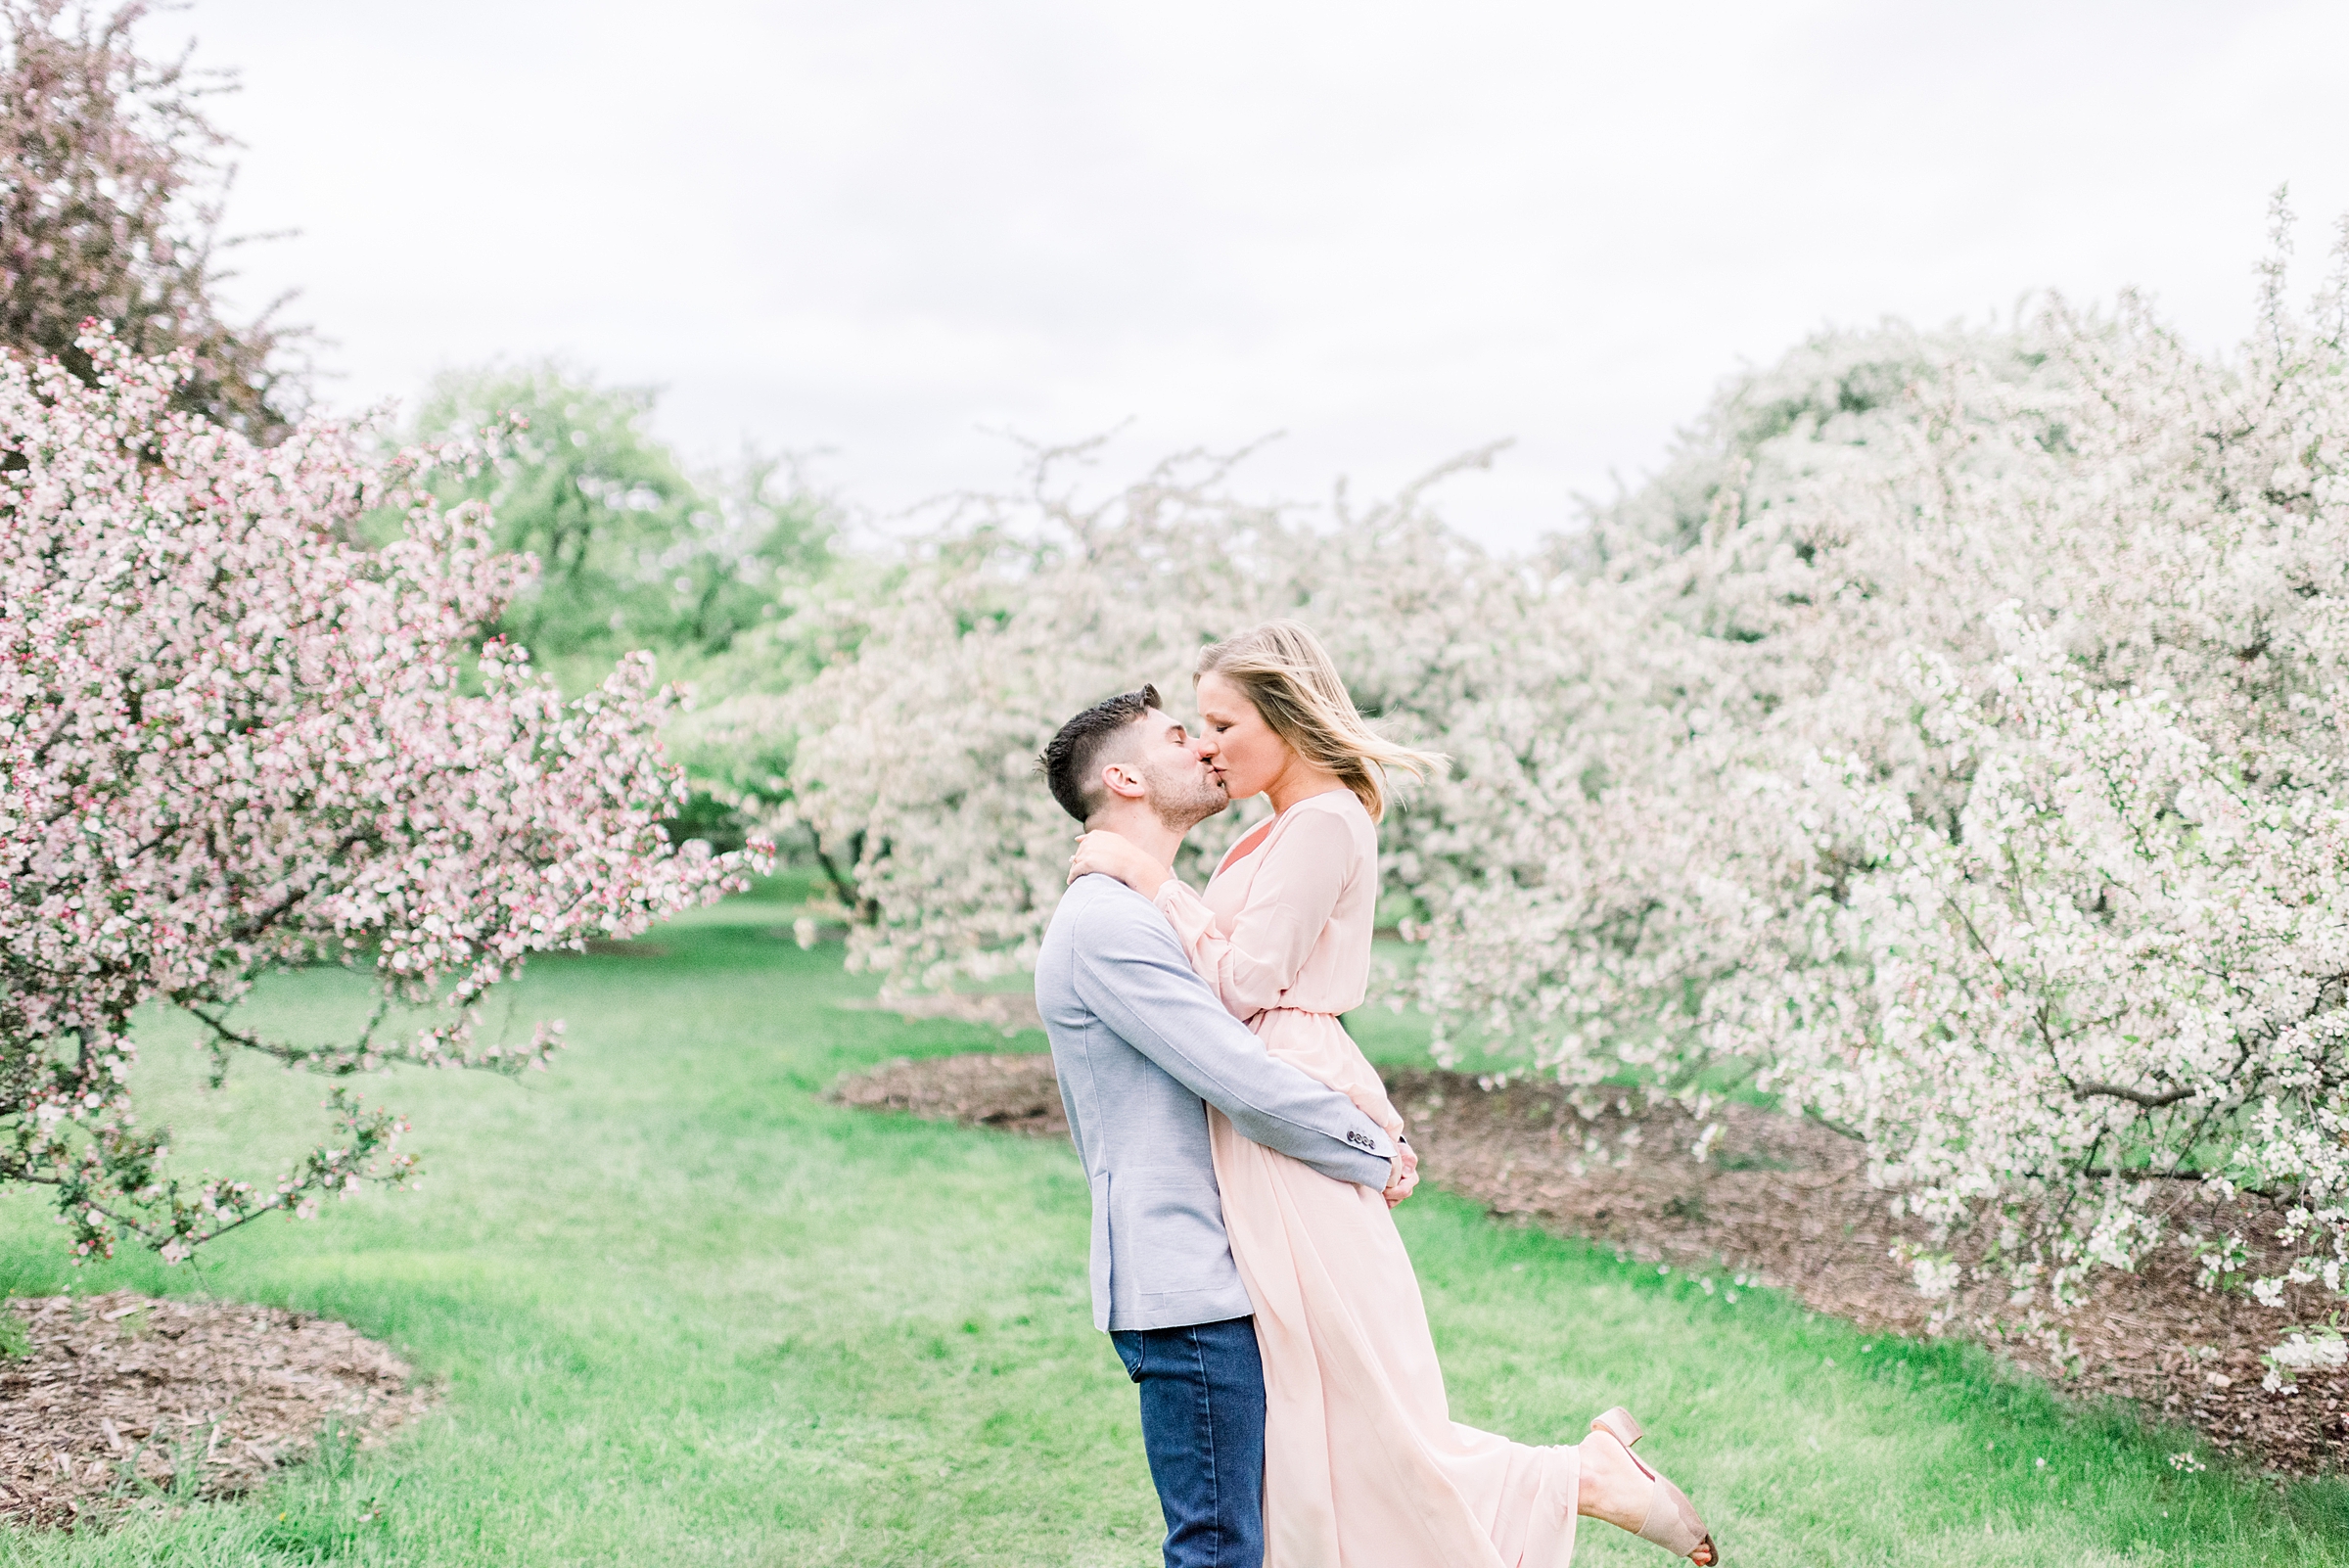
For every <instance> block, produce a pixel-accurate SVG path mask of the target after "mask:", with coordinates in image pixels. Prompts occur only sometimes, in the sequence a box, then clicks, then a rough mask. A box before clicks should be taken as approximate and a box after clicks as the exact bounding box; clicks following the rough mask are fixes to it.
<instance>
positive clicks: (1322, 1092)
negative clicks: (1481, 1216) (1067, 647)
mask: <svg viewBox="0 0 2349 1568" xmlns="http://www.w3.org/2000/svg"><path fill="white" fill-rule="evenodd" d="M1039 766H1040V769H1041V771H1042V772H1043V773H1044V775H1045V779H1046V781H1047V782H1048V783H1049V784H1050V786H1051V789H1052V796H1053V799H1055V800H1056V801H1058V802H1059V803H1060V805H1061V807H1063V808H1064V809H1065V810H1067V811H1068V813H1069V814H1070V815H1071V816H1073V817H1075V818H1076V819H1077V820H1078V821H1080V822H1082V823H1083V824H1084V825H1085V828H1086V831H1088V832H1089V831H1092V830H1093V829H1096V828H1110V829H1114V830H1115V831H1117V832H1118V833H1121V834H1123V835H1125V836H1126V837H1127V838H1128V839H1130V840H1132V841H1133V842H1134V843H1135V844H1136V845H1139V846H1140V847H1142V848H1143V849H1145V850H1149V851H1152V852H1153V853H1158V854H1159V855H1160V856H1161V858H1162V859H1163V860H1164V861H1166V862H1168V863H1172V862H1173V860H1174V851H1175V849H1176V847H1177V846H1179V845H1180V844H1181V842H1182V836H1183V834H1185V833H1186V832H1188V831H1189V830H1190V828H1191V827H1192V825H1193V824H1194V823H1197V822H1199V821H1200V820H1202V819H1203V818H1206V817H1209V816H1212V815H1214V814H1215V813H1216V812H1218V811H1221V810H1222V809H1223V807H1225V806H1226V805H1228V804H1229V801H1228V799H1227V797H1226V796H1225V795H1224V793H1223V786H1222V783H1221V780H1220V779H1219V778H1218V776H1217V774H1216V771H1215V769H1214V768H1213V767H1211V766H1210V765H1209V764H1208V763H1207V762H1206V761H1204V760H1203V759H1201V758H1200V757H1199V755H1198V754H1197V753H1196V752H1195V751H1194V750H1193V747H1192V742H1191V739H1190V737H1189V736H1188V735H1187V734H1186V733H1184V730H1183V727H1182V725H1180V724H1178V723H1176V722H1175V721H1174V719H1173V718H1170V717H1169V716H1168V715H1166V714H1165V713H1163V712H1161V711H1160V709H1159V706H1158V692H1157V691H1156V690H1155V689H1154V688H1152V687H1149V686H1144V687H1143V688H1142V689H1141V690H1140V691H1136V692H1128V693H1127V694H1126V695H1124V696H1121V697H1113V698H1111V699H1110V700H1109V701H1107V702H1104V703H1100V704H1097V705H1096V706H1094V707H1092V708H1088V709H1086V710H1085V711H1084V712H1083V713H1082V714H1079V715H1077V716H1076V717H1075V718H1072V719H1070V720H1069V721H1068V723H1067V724H1065V725H1063V726H1062V727H1061V731H1060V733H1059V734H1058V735H1056V736H1054V737H1053V739H1052V744H1051V745H1050V746H1048V747H1046V748H1045V749H1044V755H1043V757H1042V759H1041V761H1040V762H1039ZM1036 1006H1037V1009H1038V1010H1039V1011H1040V1012H1041V1013H1042V1014H1043V1018H1044V1029H1045V1032H1046V1033H1047V1034H1048V1035H1050V1036H1051V1038H1052V1065H1053V1069H1054V1072H1055V1073H1056V1074H1057V1076H1058V1077H1059V1080H1060V1094H1061V1100H1062V1102H1063V1103H1064V1104H1065V1105H1066V1106H1067V1108H1068V1115H1069V1134H1070V1136H1071V1137H1073V1138H1074V1139H1075V1140H1076V1143H1077V1150H1078V1153H1079V1155H1080V1156H1082V1160H1083V1162H1084V1172H1085V1176H1086V1178H1087V1180H1088V1182H1089V1184H1090V1185H1091V1187H1092V1198H1093V1234H1092V1259H1091V1267H1092V1287H1093V1326H1094V1327H1096V1328H1102V1329H1106V1330H1108V1332H1109V1335H1110V1338H1111V1340H1112V1341H1113V1342H1114V1343H1115V1344H1116V1346H1117V1350H1118V1357H1119V1359H1120V1360H1122V1361H1124V1362H1125V1365H1126V1370H1127V1373H1128V1375H1129V1376H1130V1377H1131V1378H1132V1379H1133V1381H1134V1382H1136V1383H1138V1384H1139V1385H1141V1407H1142V1446H1143V1448H1144V1450H1145V1451H1146V1452H1147V1453H1148V1454H1149V1456H1150V1477H1151V1480H1152V1481H1154V1482H1155V1483H1157V1486H1158V1500H1159V1506H1160V1508H1161V1509H1162V1510H1163V1511H1164V1513H1165V1514H1166V1519H1167V1541H1166V1548H1165V1549H1166V1561H1167V1568H1210V1565H1212V1568H1258V1565H1259V1564H1261V1563H1262V1562H1263V1560H1264V1454H1265V1380H1264V1364H1263V1362H1262V1361H1261V1360H1259V1359H1258V1356H1257V1346H1256V1330H1255V1327H1254V1325H1253V1324H1252V1323H1251V1322H1250V1321H1249V1312H1250V1308H1249V1303H1248V1293H1247V1291H1246V1289H1245V1288H1244V1287H1243V1286H1242V1285H1241V1283H1240V1275H1239V1269H1238V1268H1237V1266H1235V1265H1234V1264H1233V1262H1232V1259H1231V1248H1230V1245H1229V1243H1228V1242H1227V1241H1226V1240H1225V1238H1224V1232H1223V1208H1222V1201H1221V1196H1220V1195H1219V1194H1218V1192H1217V1189H1216V1171H1215V1164H1214V1161H1213V1159H1212V1157H1211V1156H1210V1154H1209V1152H1208V1134H1207V1112H1206V1106H1208V1105H1213V1106H1215V1107H1216V1109H1217V1110H1219V1111H1221V1112H1222V1113H1223V1114H1224V1115H1225V1116H1226V1117H1229V1118H1230V1119H1231V1124H1232V1126H1233V1127H1234V1128H1235V1129H1236V1130H1238V1131H1239V1132H1240V1133H1241V1134H1242V1135H1243V1136H1245V1137H1248V1138H1252V1139H1254V1140H1255V1141H1256V1142H1258V1143H1261V1144H1263V1145H1265V1146H1266V1147H1267V1148H1270V1149H1276V1150H1278V1151H1279V1152H1281V1153H1283V1154H1286V1155H1290V1156H1292V1157H1294V1158H1296V1159H1299V1160H1302V1161H1304V1162H1305V1163H1306V1164H1307V1165H1310V1166H1312V1167H1313V1169H1314V1170H1316V1171H1319V1172H1321V1173H1323V1174H1324V1175H1326V1176H1333V1177H1335V1178H1337V1179H1338V1180H1341V1181H1354V1182H1359V1183H1360V1184H1361V1185H1363V1186H1366V1187H1369V1188H1371V1189H1373V1190H1376V1191H1384V1192H1386V1193H1387V1195H1388V1197H1389V1200H1390V1201H1395V1200H1396V1199H1398V1198H1399V1197H1400V1196H1401V1192H1402V1190H1403V1179H1402V1172H1401V1168H1400V1167H1398V1166H1397V1165H1396V1163H1395V1154H1396V1150H1395V1146H1394V1144H1393V1143H1392V1142H1390V1141H1389V1139H1388V1137H1387V1134H1386V1131H1385V1130H1384V1129H1382V1128H1380V1127H1379V1126H1378V1125H1377V1124H1376V1123H1374V1122H1372V1121H1371V1120H1370V1119H1369V1118H1368V1117H1366V1116H1364V1115H1363V1114H1362V1113H1361V1112H1360V1111H1359V1109H1357V1108H1356V1106H1355V1104H1354V1102H1353V1101H1352V1100H1350V1099H1348V1098H1347V1097H1346V1096H1345V1095H1344V1094H1342V1093H1340V1092H1338V1091H1337V1090H1336V1089H1333V1088H1330V1087H1329V1086H1328V1085H1326V1084H1322V1083H1321V1082H1320V1081H1318V1080H1317V1079H1314V1078H1312V1077H1310V1076H1308V1075H1307V1074H1305V1073H1302V1072H1299V1071H1298V1070H1297V1069H1296V1068H1294V1067H1291V1066H1289V1065H1288V1064H1287V1063H1285V1062H1277V1061H1274V1060H1273V1059H1272V1058H1271V1057H1269V1056H1267V1054H1266V1053H1265V1050H1264V1047H1263V1046H1262V1045H1260V1044H1259V1043H1258V1042H1257V1039H1256V1037H1255V1036H1253V1035H1251V1034H1250V1033H1249V1032H1248V1031H1247V1029H1246V1028H1244V1027H1243V1026H1242V1025H1241V1024H1240V1023H1239V1022H1238V1021H1237V1020H1235V1019H1234V1018H1232V1016H1231V1015H1230V1014H1229V1013H1226V1012H1225V1011H1224V1010H1223V1006H1222V1004H1221V1002H1220V1001H1218V1000H1217V999H1216V995H1215V993H1214V992H1212V991H1210V990H1209V989H1208V987H1207V984H1206V982H1204V981H1202V980H1200V979H1199V977H1198V976H1197V975H1195V974H1193V973H1192V972H1191V966H1190V961H1189V959H1188V958H1187V957H1186V956H1185V955H1184V952H1183V948H1182V944H1181V943H1180V942H1179V941H1178V940H1176V938H1175V936H1174V929H1173V928H1172V927H1171V926H1169V925H1168V923H1167V920H1166V917H1165V916H1163V915H1161V914H1160V913H1159V912H1158V909H1157V908H1156V906H1154V905H1153V904H1152V903H1151V902H1150V900H1149V899H1145V898H1143V897H1142V896H1141V895H1140V894H1138V893H1135V892H1133V891H1132V890H1131V889H1129V888H1128V887H1127V886H1126V885H1125V884H1124V883H1122V882H1119V881H1117V880H1115V879H1114V878H1111V877H1106V876H1099V875H1094V876H1086V877H1081V878H1079V879H1078V880H1077V881H1076V882H1075V883H1074V884H1072V885H1071V886H1070V888H1069V891H1068V893H1067V894H1066V895H1065V896H1064V897H1063V898H1062V899H1061V901H1060V907H1059V908H1058V909H1057V910H1055V911H1054V912H1053V915H1052V924H1051V927H1050V929H1049V930H1047V931H1046V932H1045V934H1044V945H1043V950H1042V952H1041V954H1040V955H1039V956H1038V959H1037V962H1036Z"/></svg>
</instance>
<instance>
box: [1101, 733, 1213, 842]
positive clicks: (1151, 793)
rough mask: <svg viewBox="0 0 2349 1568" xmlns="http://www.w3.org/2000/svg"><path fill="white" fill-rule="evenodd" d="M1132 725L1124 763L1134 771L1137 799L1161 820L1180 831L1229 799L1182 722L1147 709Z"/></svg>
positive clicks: (1205, 816) (1203, 818) (1207, 815)
mask: <svg viewBox="0 0 2349 1568" xmlns="http://www.w3.org/2000/svg"><path fill="white" fill-rule="evenodd" d="M1133 727H1134V729H1135V731H1136V732H1137V733H1136V736H1135V742H1134V748H1133V750H1132V752H1131V753H1130V754H1129V755H1128V760H1127V764H1126V765H1127V766H1128V767H1129V768H1130V769H1132V771H1133V772H1134V773H1136V774H1138V775H1140V777H1141V781H1142V788H1143V791H1144V797H1143V798H1144V799H1145V800H1146V801H1147V802H1148V803H1149V806H1150V809H1151V810H1153V811H1155V812H1157V813H1158V819H1159V820H1160V821H1161V822H1164V823H1166V825H1167V826H1168V827H1170V828H1173V829H1174V831H1175V832H1177V833H1180V832H1183V831H1185V830H1187V829H1188V828H1189V827H1190V826H1191V825H1192V824H1193V823H1195V822H1199V821H1203V820H1205V819H1206V818H1208V817H1211V816H1213V815H1215V814H1216V813H1217V812H1218V811H1221V810H1222V809H1223V807H1226V806H1229V805H1230V804H1231V797H1230V796H1229V795H1226V794H1225V793H1224V792H1223V780H1222V778H1221V776H1220V775H1219V774H1218V773H1217V772H1216V770H1215V768H1214V767H1213V766H1211V765H1210V764H1209V763H1208V761H1207V760H1206V759H1204V758H1202V757H1201V756H1200V755H1199V751H1198V743H1197V742H1196V741H1194V740H1193V739H1192V738H1191V736H1190V734H1189V732H1188V731H1186V730H1185V729H1184V728H1183V727H1182V725H1180V724H1179V723H1176V722H1175V721H1174V718H1172V717H1170V716H1169V715H1166V714H1162V713H1160V712H1159V711H1158V710H1157V709H1155V708H1153V709H1151V710H1150V711H1149V712H1148V713H1146V714H1144V715H1142V716H1141V717H1140V718H1139V719H1136V720H1135V721H1134V726H1133Z"/></svg>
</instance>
